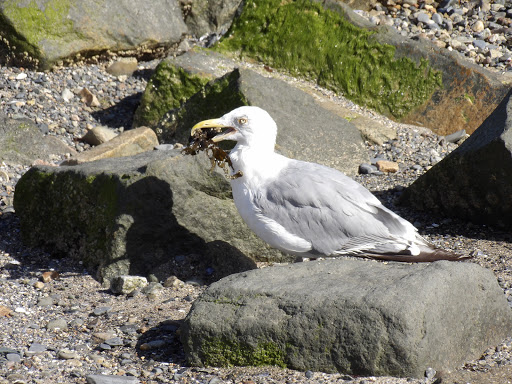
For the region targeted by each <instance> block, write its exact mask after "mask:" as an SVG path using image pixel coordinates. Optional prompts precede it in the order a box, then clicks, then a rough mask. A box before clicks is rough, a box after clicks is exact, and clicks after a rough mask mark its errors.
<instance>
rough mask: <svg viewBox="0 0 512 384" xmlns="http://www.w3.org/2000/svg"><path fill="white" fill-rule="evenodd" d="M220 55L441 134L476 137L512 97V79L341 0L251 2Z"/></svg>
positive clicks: (232, 28)
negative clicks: (378, 23) (306, 81)
mask: <svg viewBox="0 0 512 384" xmlns="http://www.w3.org/2000/svg"><path fill="white" fill-rule="evenodd" d="M297 26H300V27H297ZM319 36H320V37H321V38H320V37H319ZM217 49H219V50H222V51H231V52H234V54H236V55H239V56H242V57H246V58H250V59H256V60H260V61H263V62H264V63H265V64H267V65H270V66H272V67H274V68H279V69H281V70H285V71H287V72H290V73H291V74H293V75H296V76H305V77H307V78H310V79H314V80H315V81H317V82H318V83H319V84H320V85H322V86H324V87H327V88H330V89H333V90H334V91H336V92H339V93H341V94H343V95H344V96H345V97H347V98H349V99H351V100H353V101H355V102H356V103H358V104H362V105H366V106H369V107H371V108H373V109H375V110H377V111H378V112H380V113H383V114H386V115H388V116H391V117H393V118H395V119H398V120H401V121H403V122H407V123H412V124H416V125H423V126H427V127H429V128H430V129H432V130H433V131H435V132H436V133H438V134H448V133H452V132H455V131H458V130H460V129H463V128H465V129H466V131H467V132H469V133H471V132H473V131H474V130H475V129H476V128H477V127H478V126H479V125H480V124H481V122H482V121H483V119H484V118H485V116H488V115H489V114H490V113H491V112H492V110H493V109H494V108H495V107H496V106H497V105H498V103H499V101H500V100H501V98H503V97H504V95H505V94H506V92H507V90H508V88H509V85H507V84H505V82H506V81H508V83H509V84H510V76H509V77H506V76H503V75H501V74H500V75H497V74H494V73H492V72H490V71H487V70H484V69H482V68H480V67H479V66H477V65H474V64H470V63H469V62H467V61H466V60H464V59H463V58H462V57H461V56H460V55H458V54H456V53H451V52H449V51H447V50H446V49H441V48H439V47H437V46H435V45H434V44H433V43H431V42H430V41H427V40H425V39H420V40H419V41H414V40H411V39H408V38H406V37H403V36H401V35H399V34H398V33H397V32H396V30H394V29H393V28H391V27H385V26H383V27H375V26H374V25H373V24H371V23H370V22H368V21H367V20H365V19H363V18H362V17H360V16H359V15H357V14H356V13H354V12H353V11H352V10H351V9H350V8H349V7H348V6H347V5H345V4H343V3H341V2H339V1H334V0H327V1H322V2H316V1H311V2H308V1H300V2H298V1H297V2H282V1H281V0H266V1H257V0H248V1H245V2H244V8H243V11H242V13H241V15H240V17H239V18H237V19H236V20H235V21H234V22H233V25H232V27H231V29H230V30H229V32H228V33H227V35H226V36H225V37H224V38H223V39H222V40H221V41H220V43H219V46H218V48H217Z"/></svg>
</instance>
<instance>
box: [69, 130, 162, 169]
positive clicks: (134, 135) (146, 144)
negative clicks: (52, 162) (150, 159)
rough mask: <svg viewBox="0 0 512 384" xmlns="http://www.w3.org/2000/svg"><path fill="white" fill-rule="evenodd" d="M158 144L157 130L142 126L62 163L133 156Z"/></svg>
mask: <svg viewBox="0 0 512 384" xmlns="http://www.w3.org/2000/svg"><path fill="white" fill-rule="evenodd" d="M157 145H158V138H157V137H156V134H155V132H154V131H153V130H152V129H150V128H147V127H140V128H136V129H132V130H129V131H125V132H123V133H121V134H120V135H118V136H115V137H114V138H112V139H110V140H108V141H106V142H104V143H103V144H100V145H98V146H96V147H94V148H92V149H90V150H88V151H84V152H80V153H79V154H77V155H76V156H74V157H72V158H70V159H68V160H66V161H64V162H63V163H62V164H63V165H76V164H82V163H87V162H89V161H95V160H100V159H108V158H111V157H125V156H133V155H136V154H139V153H142V152H146V151H151V150H153V148H155V147H156V146H157Z"/></svg>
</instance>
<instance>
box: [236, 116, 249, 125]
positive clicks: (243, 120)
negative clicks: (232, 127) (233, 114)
mask: <svg viewBox="0 0 512 384" xmlns="http://www.w3.org/2000/svg"><path fill="white" fill-rule="evenodd" d="M238 124H240V125H244V124H247V118H246V117H241V118H239V119H238Z"/></svg>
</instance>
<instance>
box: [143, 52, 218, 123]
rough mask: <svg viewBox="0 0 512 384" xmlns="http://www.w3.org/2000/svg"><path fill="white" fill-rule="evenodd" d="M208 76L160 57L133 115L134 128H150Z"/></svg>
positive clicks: (199, 88) (199, 86)
mask: <svg viewBox="0 0 512 384" xmlns="http://www.w3.org/2000/svg"><path fill="white" fill-rule="evenodd" d="M208 80H209V79H208V78H206V77H201V76H197V75H193V74H191V73H188V72H187V71H185V70H184V69H183V68H179V67H176V66H174V65H172V64H170V63H168V62H167V61H165V60H163V61H162V62H161V63H160V64H159V65H158V66H157V67H156V70H155V73H154V74H153V76H152V77H151V79H150V80H149V82H148V85H147V87H146V90H145V91H144V94H143V95H142V99H141V101H140V106H139V107H138V108H137V111H136V112H135V115H134V123H133V125H134V126H135V127H140V126H147V127H151V128H154V127H156V125H157V123H158V122H159V121H160V119H161V118H162V117H163V116H164V115H165V113H166V112H168V111H169V110H171V109H175V108H178V107H179V106H180V105H181V104H182V103H183V102H184V101H185V100H187V99H188V98H189V97H190V96H192V95H193V94H195V93H196V92H198V91H199V90H201V88H202V87H203V86H204V85H206V83H207V82H208Z"/></svg>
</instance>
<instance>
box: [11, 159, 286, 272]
mask: <svg viewBox="0 0 512 384" xmlns="http://www.w3.org/2000/svg"><path fill="white" fill-rule="evenodd" d="M209 169H210V163H209V161H208V159H207V158H206V156H205V155H204V154H201V155H198V156H183V155H181V154H180V152H179V151H153V152H146V153H143V154H140V155H137V156H130V157H121V158H115V159H107V160H99V161H94V162H90V163H84V164H80V165H77V166H62V167H34V168H32V169H31V170H29V171H28V172H27V173H26V174H25V175H23V177H22V178H21V180H20V181H19V182H18V185H17V186H16V194H15V200H14V205H15V209H16V213H17V215H18V216H19V217H20V224H21V228H22V235H23V237H24V239H25V241H26V242H27V244H31V245H37V244H39V245H46V246H48V247H50V248H51V251H52V253H59V252H62V253H65V254H66V255H70V256H74V257H77V258H79V259H81V260H83V261H84V263H85V265H86V266H88V267H89V268H98V275H97V276H98V278H99V279H100V280H110V279H112V278H113V277H115V276H119V275H126V274H131V275H134V274H137V275H141V276H146V275H148V274H149V273H153V274H154V275H156V276H157V277H158V278H159V280H165V278H166V277H168V276H169V275H171V274H173V263H172V261H173V260H174V258H175V256H179V255H188V254H196V255H199V257H201V258H204V259H205V260H211V266H212V267H213V268H214V270H215V276H217V277H219V278H220V277H223V276H225V274H223V273H224V271H223V270H222V268H217V266H222V264H223V263H224V264H226V263H228V264H229V262H228V260H232V263H231V264H232V266H231V269H230V270H229V271H228V272H229V273H234V272H237V271H240V270H246V269H250V268H254V267H255V264H254V261H252V260H251V259H254V260H276V261H281V260H283V259H284V256H283V254H281V253H280V252H278V251H276V250H273V249H271V248H270V247H268V246H267V245H265V244H264V243H263V242H262V241H261V240H259V239H258V238H256V236H255V235H254V234H253V233H252V232H251V231H250V230H249V229H248V228H247V227H246V226H245V224H244V223H243V222H242V219H241V218H240V216H239V215H238V212H237V211H236V208H235V206H234V203H233V201H232V199H231V188H230V186H229V183H228V181H227V180H226V179H225V178H224V176H223V175H221V174H219V173H216V172H214V173H211V172H210V171H209ZM212 242H213V244H215V246H210V245H213V244H212ZM219 254H222V255H223V259H222V258H221V257H219ZM219 259H221V260H220V261H219ZM288 259H289V257H288V258H286V260H288ZM216 260H217V261H216ZM237 268H241V269H238V270H237ZM228 272H226V274H227V273H228ZM178 277H181V278H189V277H190V276H178Z"/></svg>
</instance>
